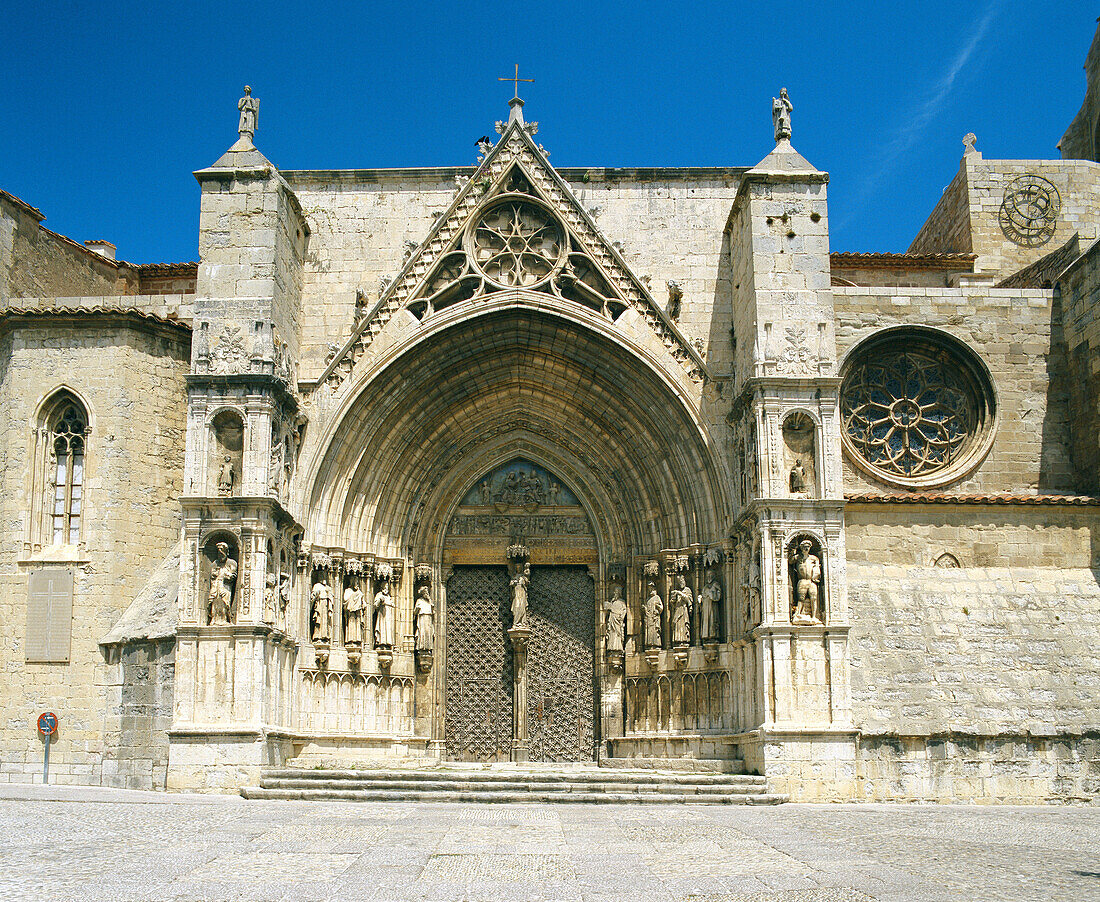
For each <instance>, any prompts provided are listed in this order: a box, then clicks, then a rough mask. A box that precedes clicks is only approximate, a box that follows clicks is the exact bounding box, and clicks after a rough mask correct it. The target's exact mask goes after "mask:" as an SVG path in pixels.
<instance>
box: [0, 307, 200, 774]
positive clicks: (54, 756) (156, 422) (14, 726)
mask: <svg viewBox="0 0 1100 902" xmlns="http://www.w3.org/2000/svg"><path fill="white" fill-rule="evenodd" d="M158 301H159V302H163V301H164V299H163V298H159V299H158ZM92 306H96V305H94V304H93V305H92ZM189 344H190V333H189V331H188V330H187V329H185V328H181V327H180V326H177V325H167V324H162V323H160V322H157V321H155V320H151V319H148V318H145V317H140V316H136V315H132V314H131V315H127V314H123V313H118V314H106V313H104V314H91V313H83V314H71V315H58V316H53V317H48V318H45V317H36V318H26V319H24V318H19V317H12V316H8V317H6V318H5V319H3V320H0V460H2V461H3V462H4V467H3V469H2V470H0V674H2V678H0V782H8V781H23V782H26V781H31V780H34V779H36V778H40V775H41V753H42V747H41V743H40V741H39V739H38V737H37V734H36V732H35V718H36V716H37V715H38V713H40V712H41V711H45V710H53V711H55V712H56V713H57V715H58V717H59V719H60V734H59V737H58V740H57V742H56V743H55V745H54V748H53V750H52V752H51V774H52V779H54V780H56V781H58V782H70V783H98V782H100V780H101V778H102V774H103V772H102V760H103V755H104V751H105V725H104V711H105V705H106V702H107V698H108V694H109V691H110V690H109V685H110V683H111V680H112V678H111V676H110V673H109V668H108V665H107V664H106V663H105V661H104V658H103V655H102V653H101V651H100V647H99V642H100V640H101V639H102V638H103V637H104V635H105V634H106V633H107V632H108V631H109V630H110V629H111V627H112V626H113V625H114V623H115V621H117V620H118V618H119V617H120V616H121V614H122V613H123V611H125V610H126V608H127V606H128V605H129V604H130V602H131V601H132V600H133V599H134V597H135V595H136V594H137V593H138V592H139V591H140V589H141V588H142V586H143V585H144V583H145V582H146V580H147V579H148V577H149V575H150V574H151V573H152V572H153V570H154V569H155V568H156V567H157V565H158V564H159V563H160V562H161V560H162V559H163V558H164V556H165V554H166V552H167V551H168V549H170V548H171V547H172V546H173V545H174V544H175V543H176V541H177V540H178V538H179V529H180V525H179V518H180V512H179V496H180V493H181V490H182V477H183V431H184V416H185V408H186V390H185V386H184V374H185V373H186V371H187V361H188V359H189V355H190V350H189ZM62 385H64V386H68V387H69V388H70V389H71V390H73V391H75V392H77V393H79V395H80V396H81V397H82V398H83V399H84V400H85V401H86V402H87V405H88V407H89V411H88V413H89V416H90V418H91V432H90V434H89V437H88V443H87V456H86V479H85V502H84V505H85V506H84V524H83V532H82V536H81V541H80V543H79V545H78V546H72V545H65V546H60V547H47V548H45V549H43V550H42V551H41V552H38V553H34V552H33V551H32V550H31V548H30V547H28V546H26V545H25V543H27V542H28V538H29V535H30V521H31V518H32V517H33V516H37V515H38V511H37V505H38V504H39V503H40V502H39V501H36V500H35V499H32V498H31V497H29V485H30V479H31V472H30V469H31V466H32V461H31V458H32V454H31V449H32V448H33V430H34V427H35V425H36V410H37V408H38V406H39V404H40V402H41V401H42V399H43V398H44V397H46V396H47V395H49V394H51V393H52V392H53V391H54V390H55V389H56V388H58V387H60V386H62ZM46 565H55V566H65V567H70V568H72V569H73V571H74V575H75V579H74V582H75V591H74V598H73V612H72V633H71V640H72V641H71V654H70V660H69V663H53V664H28V663H27V662H26V646H25V639H26V628H27V591H28V574H29V572H31V571H33V570H34V569H37V568H41V567H43V566H46Z"/></svg>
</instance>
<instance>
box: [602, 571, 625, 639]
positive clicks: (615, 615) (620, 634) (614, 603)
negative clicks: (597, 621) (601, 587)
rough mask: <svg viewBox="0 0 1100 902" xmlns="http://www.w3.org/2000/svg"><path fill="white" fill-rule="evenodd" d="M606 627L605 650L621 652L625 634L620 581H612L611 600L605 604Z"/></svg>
mask: <svg viewBox="0 0 1100 902" xmlns="http://www.w3.org/2000/svg"><path fill="white" fill-rule="evenodd" d="M606 627H607V629H606V635H607V651H608V652H609V653H614V652H618V653H620V654H621V653H622V651H623V643H624V640H625V636H626V601H625V599H624V598H623V587H622V585H621V584H620V583H613V584H612V587H611V601H610V602H608V605H607V618H606Z"/></svg>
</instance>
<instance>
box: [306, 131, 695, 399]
mask: <svg viewBox="0 0 1100 902" xmlns="http://www.w3.org/2000/svg"><path fill="white" fill-rule="evenodd" d="M528 128H529V127H528V126H525V125H524V123H523V121H522V118H519V119H513V121H511V122H509V123H508V125H507V126H506V127H504V129H503V133H502V135H501V138H500V140H499V141H498V142H497V144H496V145H495V146H494V147H493V148H492V149H491V150H490V151H489V152H488V154H487V155H486V156H485V157H484V158H483V159H482V161H481V164H480V165H479V166H478V168H477V170H476V172H475V173H474V174H473V176H472V177H471V178H470V179H469V181H467V182H466V183H465V184H464V185H462V186H461V187H460V189H459V190H458V193H457V194H456V195H455V198H454V200H453V201H452V202H451V205H450V206H449V207H448V209H447V210H446V211H445V212H444V214H443V215H442V216H440V217H439V219H438V220H437V221H436V223H435V225H434V226H433V227H432V229H431V231H430V232H429V233H428V236H427V237H426V238H425V239H424V241H423V242H422V243H421V244H420V245H419V246H418V247H417V248H416V250H415V251H414V252H413V254H412V255H411V256H410V258H409V259H408V260H407V261H406V262H405V265H404V266H403V268H402V270H401V272H400V273H399V274H398V275H397V277H396V278H395V279H394V281H393V282H392V283H391V284H390V285H389V286H388V287H387V289H386V290H385V292H384V293H383V294H382V296H381V298H379V300H378V303H377V304H376V305H375V306H374V308H373V309H372V310H371V311H370V312H369V313H368V314H367V315H366V316H365V317H363V319H362V320H360V321H359V323H358V324H357V326H356V327H355V330H354V332H353V333H352V335H351V336H350V338H349V339H348V340H347V341H346V342H345V343H344V345H343V347H342V348H341V349H340V351H339V352H338V353H337V354H336V356H335V358H334V359H333V360H332V361H331V363H330V364H329V366H328V367H327V369H326V370H325V372H324V374H322V376H321V378H320V380H319V381H320V382H321V383H322V384H324V383H327V384H329V385H331V386H332V387H336V386H338V385H339V384H340V383H341V382H342V381H343V379H344V378H345V377H346V375H347V373H349V372H350V370H351V368H352V363H353V361H354V360H355V359H356V358H357V357H358V356H359V354H360V353H362V351H364V350H365V349H366V348H367V347H369V345H370V344H371V342H373V340H374V339H375V337H376V336H378V335H379V334H380V333H381V332H382V330H383V329H384V328H385V327H386V324H387V323H388V322H389V321H390V319H391V318H392V317H393V316H394V315H395V314H397V313H398V312H399V311H401V310H403V309H404V310H407V311H408V312H409V313H410V314H412V315H413V316H414V317H416V319H417V320H419V321H420V322H422V323H423V322H426V321H428V320H429V319H430V318H431V317H432V316H434V315H435V314H436V313H438V312H439V311H441V310H443V309H445V308H447V307H450V306H453V305H455V304H459V303H463V302H466V301H470V300H474V299H478V298H485V297H489V296H491V295H493V294H497V293H500V292H504V291H512V292H514V291H516V290H517V289H519V290H523V291H525V292H532V293H537V294H542V295H545V296H546V298H547V299H548V300H552V301H558V302H561V303H565V304H578V305H581V306H583V307H586V308H588V309H589V310H591V311H593V312H595V313H597V314H599V315H600V316H603V317H605V318H606V319H607V320H609V321H610V322H612V323H614V322H615V321H616V320H618V319H619V317H620V316H622V314H623V313H624V312H626V311H627V310H633V311H635V313H636V314H637V318H640V319H641V320H642V321H643V322H644V324H645V326H646V327H647V328H648V329H649V330H651V331H652V332H653V333H654V334H655V335H656V336H657V337H658V338H659V340H660V342H661V343H662V344H663V345H664V347H665V348H666V350H667V351H668V352H669V354H670V355H671V356H672V357H673V358H674V359H675V360H676V361H677V363H678V364H679V365H680V366H681V367H683V368H684V370H685V371H686V373H687V375H688V376H689V377H690V378H691V379H693V380H695V381H700V380H702V379H703V377H704V373H705V365H704V363H703V361H702V358H701V357H700V356H699V354H698V352H697V351H696V350H695V349H694V348H693V347H691V345H690V344H689V343H688V341H687V339H686V338H684V336H683V335H682V334H681V333H680V331H679V330H678V329H677V328H676V326H675V325H674V324H673V323H672V322H671V321H670V320H669V319H668V317H667V316H666V315H665V313H664V311H663V310H661V309H660V307H659V306H658V305H657V303H656V301H654V299H653V297H652V296H651V295H650V294H649V291H648V290H647V289H646V287H645V285H644V284H643V283H642V282H641V280H639V279H638V278H637V277H636V276H635V275H634V273H633V272H631V270H630V269H629V267H628V266H627V265H626V263H625V262H624V261H623V259H622V256H621V255H620V254H619V252H618V251H617V250H616V249H615V248H614V247H612V245H611V243H610V242H609V241H608V240H607V239H606V238H605V237H604V236H603V235H602V234H601V233H600V231H599V229H598V228H597V227H596V225H595V223H594V222H593V221H592V218H591V216H589V214H588V213H587V211H586V210H585V209H584V207H583V206H582V205H581V204H580V202H579V201H578V200H577V198H576V196H575V195H574V194H573V191H572V189H571V188H570V187H569V185H568V184H567V183H566V182H565V181H564V180H563V179H562V178H561V177H560V176H559V175H558V173H557V172H555V170H554V169H553V167H551V166H550V164H549V162H548V161H547V159H546V155H545V153H544V152H543V151H542V149H541V148H540V147H539V146H537V145H536V144H535V143H534V142H533V141H532V139H531V136H530V134H529V133H528Z"/></svg>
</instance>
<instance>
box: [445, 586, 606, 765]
mask: <svg viewBox="0 0 1100 902" xmlns="http://www.w3.org/2000/svg"><path fill="white" fill-rule="evenodd" d="M510 608H511V596H510V592H509V587H508V570H507V568H506V567H486V566H456V567H455V568H454V572H453V574H452V576H451V578H450V580H449V582H448V583H447V668H446V712H445V714H444V736H445V740H446V749H447V755H448V757H449V758H451V759H452V760H459V761H486V762H488V761H507V760H509V759H510V758H511V754H512V746H513V740H514V738H516V737H515V723H516V718H515V717H514V711H513V686H514V683H515V679H516V671H515V666H516V656H515V655H514V653H513V649H512V646H511V643H510V642H509V640H508V636H507V633H506V630H507V629H508V626H509V625H510V621H511V610H510ZM528 611H529V613H528V621H529V626H530V628H531V637H530V640H529V643H528V647H527V656H526V664H525V667H526V685H527V744H526V747H527V756H528V759H529V760H531V761H591V760H592V759H593V758H594V756H595V750H596V712H597V705H598V698H597V684H596V671H595V639H596V637H595V586H594V585H593V582H592V578H591V577H590V576H589V574H588V569H587V568H586V567H575V566H545V567H542V566H535V567H532V568H531V582H530V586H529V587H528Z"/></svg>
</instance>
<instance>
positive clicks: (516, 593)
mask: <svg viewBox="0 0 1100 902" xmlns="http://www.w3.org/2000/svg"><path fill="white" fill-rule="evenodd" d="M530 583H531V565H530V564H528V563H524V565H523V567H522V568H520V566H519V564H518V563H517V565H516V572H515V575H514V576H513V577H512V579H511V581H510V582H509V585H510V586H511V589H512V627H513V628H515V627H517V626H523V627H525V626H527V587H528V586H529V585H530Z"/></svg>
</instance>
